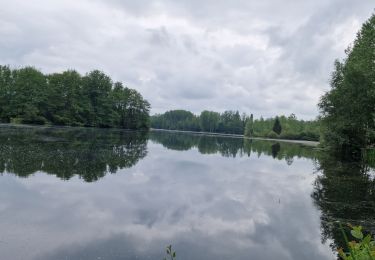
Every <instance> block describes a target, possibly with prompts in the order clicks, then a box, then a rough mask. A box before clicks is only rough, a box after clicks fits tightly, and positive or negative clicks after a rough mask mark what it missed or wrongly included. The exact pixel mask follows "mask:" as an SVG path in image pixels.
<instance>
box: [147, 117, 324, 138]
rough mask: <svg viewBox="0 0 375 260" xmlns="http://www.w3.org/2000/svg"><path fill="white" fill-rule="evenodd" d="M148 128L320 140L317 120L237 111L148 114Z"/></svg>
mask: <svg viewBox="0 0 375 260" xmlns="http://www.w3.org/2000/svg"><path fill="white" fill-rule="evenodd" d="M151 127H152V128H156V129H168V130H184V131H198V132H200V131H202V132H211V133H223V134H240V135H242V134H244V135H245V136H248V137H269V138H283V139H296V140H311V141H318V140H319V131H320V128H319V122H318V121H304V120H298V119H297V118H296V116H295V115H294V114H292V115H290V116H289V117H286V116H280V117H275V118H267V119H264V118H263V117H261V118H260V119H254V118H253V115H250V116H249V115H247V114H244V113H243V114H240V113H239V112H238V111H225V112H224V113H221V114H220V113H218V112H213V111H203V112H202V113H201V114H200V115H195V114H193V113H192V112H190V111H186V110H171V111H168V112H165V113H164V114H157V115H154V116H151Z"/></svg>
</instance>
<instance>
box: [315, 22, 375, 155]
mask: <svg viewBox="0 0 375 260" xmlns="http://www.w3.org/2000/svg"><path fill="white" fill-rule="evenodd" d="M346 54H347V56H346V58H345V59H344V60H343V61H342V62H340V61H336V62H335V68H334V71H333V73H332V77H331V82H330V84H331V90H330V91H329V92H327V93H326V94H325V95H324V96H323V97H322V98H321V100H320V103H319V108H320V112H321V119H322V125H323V128H322V129H323V140H322V141H323V143H324V144H325V145H326V146H328V147H331V148H333V149H334V150H336V151H342V152H347V151H353V150H355V151H359V150H360V149H361V148H363V147H366V146H373V145H374V144H375V106H374V104H375V63H374V60H375V15H373V16H372V17H371V18H370V19H369V20H368V21H367V22H365V23H364V24H363V26H362V28H361V30H360V31H359V33H358V34H357V38H356V39H355V41H354V44H353V47H352V48H348V49H347V51H346Z"/></svg>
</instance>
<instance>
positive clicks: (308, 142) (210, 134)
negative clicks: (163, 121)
mask: <svg viewBox="0 0 375 260" xmlns="http://www.w3.org/2000/svg"><path fill="white" fill-rule="evenodd" d="M150 131H158V132H171V133H188V134H195V135H205V136H219V137H232V138H244V139H254V140H265V141H277V142H285V143H296V144H303V145H308V146H318V145H319V142H315V141H306V140H289V139H272V138H266V137H247V136H244V135H239V134H223V133H211V132H197V131H185V130H169V129H156V128H150Z"/></svg>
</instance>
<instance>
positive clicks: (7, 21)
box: [0, 0, 375, 119]
mask: <svg viewBox="0 0 375 260" xmlns="http://www.w3.org/2000/svg"><path fill="white" fill-rule="evenodd" d="M0 4H1V8H0V64H7V65H11V66H12V67H19V66H24V65H32V66H35V67H36V68H38V69H41V70H43V71H44V72H47V73H49V72H59V71H62V70H66V69H71V68H74V69H76V70H78V71H79V72H81V73H83V74H84V73H86V72H87V71H90V70H93V69H100V70H103V71H104V72H105V73H107V74H108V75H110V76H111V77H112V79H114V80H116V81H122V82H124V83H125V84H126V85H127V86H129V87H131V88H135V89H137V90H138V91H140V92H141V93H142V95H143V96H144V97H145V98H146V99H148V100H149V101H150V103H151V105H152V113H160V112H164V111H166V110H170V109H188V110H191V111H193V112H195V113H198V112H200V111H202V110H216V111H224V110H227V109H232V110H239V111H241V112H246V113H254V115H255V116H256V117H259V116H260V115H263V116H272V115H276V114H286V115H288V114H290V113H295V114H296V115H297V116H298V117H301V118H305V119H309V118H315V117H316V116H317V114H318V110H317V107H316V104H317V102H318V100H319V97H320V96H321V95H322V93H324V91H326V90H327V89H328V88H329V84H328V82H329V75H330V73H331V70H332V67H333V62H334V60H335V59H336V58H342V57H344V50H345V49H346V47H347V46H348V45H349V44H350V43H351V42H352V41H353V40H354V38H355V34H356V32H357V31H358V30H359V28H360V26H361V24H362V23H363V22H364V21H365V20H366V19H368V18H369V16H370V15H371V14H372V12H373V10H374V7H375V2H374V1H373V0H361V1H356V0H304V1H302V0H261V1H259V0H206V1H205V0H178V1H177V0H165V1H156V0H155V1H154V0H150V1H146V0H106V1H104V0H103V1H100V0H49V1H45V0H43V1H42V0H12V1H9V0H0Z"/></svg>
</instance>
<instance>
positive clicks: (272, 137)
mask: <svg viewBox="0 0 375 260" xmlns="http://www.w3.org/2000/svg"><path fill="white" fill-rule="evenodd" d="M266 137H268V138H271V139H277V138H278V137H279V135H278V134H277V133H275V132H274V131H270V132H269V133H268V134H267V136H266Z"/></svg>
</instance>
